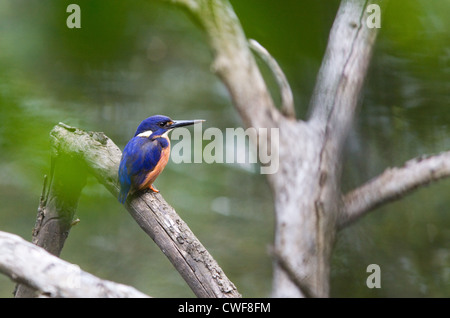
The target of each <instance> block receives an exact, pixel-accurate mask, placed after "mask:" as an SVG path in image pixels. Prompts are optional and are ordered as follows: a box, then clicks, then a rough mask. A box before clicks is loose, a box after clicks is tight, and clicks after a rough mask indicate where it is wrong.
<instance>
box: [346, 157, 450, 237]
mask: <svg viewBox="0 0 450 318" xmlns="http://www.w3.org/2000/svg"><path fill="white" fill-rule="evenodd" d="M448 177H450V151H447V152H443V153H441V154H438V155H434V156H429V157H423V156H422V157H419V158H415V159H412V160H409V161H407V162H406V163H405V165H404V166H402V167H400V168H390V169H387V170H386V171H384V172H383V173H382V174H381V175H379V176H378V177H376V178H374V179H372V180H370V181H369V182H367V183H365V184H364V185H362V186H360V187H358V188H357V189H355V190H353V191H351V192H349V193H348V194H346V195H345V196H344V198H343V209H342V213H341V217H340V222H339V227H340V228H343V227H345V226H347V225H348V224H350V223H352V222H354V221H355V220H356V219H358V218H360V217H361V216H363V215H365V214H366V213H367V212H369V211H371V210H373V209H375V208H377V207H379V206H380V205H382V204H384V203H387V202H391V201H393V200H397V199H399V198H401V197H403V196H405V195H406V194H408V193H410V192H412V191H413V190H415V189H417V188H418V187H420V186H423V185H427V184H429V183H430V182H433V181H437V180H440V179H443V178H448Z"/></svg>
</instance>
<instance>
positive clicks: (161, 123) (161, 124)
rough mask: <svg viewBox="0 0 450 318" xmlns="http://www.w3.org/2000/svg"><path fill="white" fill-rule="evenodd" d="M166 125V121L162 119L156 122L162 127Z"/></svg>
mask: <svg viewBox="0 0 450 318" xmlns="http://www.w3.org/2000/svg"><path fill="white" fill-rule="evenodd" d="M165 125H166V122H164V121H162V122H160V123H159V124H158V126H159V127H164V126H165Z"/></svg>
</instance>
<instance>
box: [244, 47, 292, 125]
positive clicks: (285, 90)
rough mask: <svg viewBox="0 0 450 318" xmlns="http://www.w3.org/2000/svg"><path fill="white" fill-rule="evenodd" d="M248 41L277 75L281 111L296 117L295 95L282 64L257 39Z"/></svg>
mask: <svg viewBox="0 0 450 318" xmlns="http://www.w3.org/2000/svg"><path fill="white" fill-rule="evenodd" d="M248 43H249V46H250V48H251V49H252V50H253V51H254V52H255V53H257V54H258V56H259V57H260V58H261V59H262V60H263V61H264V62H265V63H266V64H267V66H268V67H269V69H270V70H271V71H272V74H273V76H274V77H275V80H276V82H277V84H278V88H279V89H280V95H281V113H282V114H283V115H285V116H286V117H288V118H292V119H295V107H294V97H293V95H292V90H291V86H290V85H289V82H288V80H287V78H286V75H285V74H284V73H283V70H282V69H281V67H280V65H279V64H278V63H277V61H276V60H275V59H274V58H273V57H272V55H270V53H269V52H268V51H267V50H266V49H265V48H264V47H263V46H262V45H261V44H259V43H258V42H257V41H256V40H253V39H250V40H249V41H248Z"/></svg>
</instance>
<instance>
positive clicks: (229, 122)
mask: <svg viewBox="0 0 450 318" xmlns="http://www.w3.org/2000/svg"><path fill="white" fill-rule="evenodd" d="M70 3H77V4H78V5H80V7H81V25H82V28H81V29H68V28H67V27H66V18H67V16H68V15H69V14H68V13H67V12H66V8H67V6H68V4H70ZM231 3H232V5H233V7H234V9H235V11H236V13H237V15H238V17H239V18H240V20H241V23H242V25H243V28H244V30H245V32H246V35H247V36H248V37H249V38H254V39H256V40H257V41H258V42H260V43H261V44H262V45H263V46H265V47H266V48H267V49H268V50H269V52H271V54H272V55H273V56H274V57H275V58H276V59H277V60H278V62H279V63H280V65H281V67H282V68H283V70H284V71H285V73H286V76H287V78H288V79H289V81H290V84H291V87H292V90H293V93H294V98H295V103H296V107H297V113H298V114H299V117H301V118H304V117H305V116H306V113H307V108H308V102H309V98H310V96H311V93H312V89H313V87H314V83H315V78H316V75H317V71H318V68H319V67H320V63H321V60H322V57H323V54H324V51H325V48H326V43H327V37H328V34H329V30H330V27H331V25H332V23H333V19H334V16H335V14H336V10H337V8H338V5H339V1H333V0H318V1H309V0H301V1H300V0H283V1H270V0H231ZM449 12H450V1H448V0H439V1H429V0H391V1H390V2H389V3H388V6H387V8H386V10H385V11H383V13H382V27H381V29H380V32H379V36H378V39H377V43H376V48H375V51H374V55H373V59H372V63H371V67H370V69H369V72H368V77H367V80H366V83H365V88H364V91H363V96H362V102H361V108H360V111H359V113H358V116H357V121H356V123H355V127H354V129H353V130H352V132H351V134H350V136H349V139H348V142H347V148H346V153H345V168H344V174H343V189H344V190H350V189H352V188H354V187H356V186H357V185H359V184H361V183H362V182H365V181H367V180H368V179H370V178H372V177H374V176H376V175H377V174H379V173H381V172H382V171H383V170H384V169H385V168H386V167H391V166H396V165H402V164H403V163H404V162H405V161H406V160H408V159H410V158H412V157H415V156H419V155H421V154H432V153H438V152H440V151H443V150H448V149H450V140H449V128H450V126H449V121H450V20H449V19H448V13H449ZM211 61H212V54H211V51H210V49H209V47H208V46H207V44H206V39H205V35H204V34H203V33H202V31H201V30H200V29H199V28H198V26H197V25H196V24H195V23H193V21H192V20H191V19H190V18H189V17H188V16H187V15H186V14H185V12H184V11H182V10H180V9H179V8H176V7H173V6H172V5H169V4H167V3H163V2H160V1H155V0H153V1H151V0H147V1H144V0H136V1H119V0H110V1H102V0H82V1H60V0H2V1H0V201H1V202H2V204H1V205H0V230H1V231H8V232H12V233H16V234H18V235H20V236H22V237H24V238H26V239H27V240H30V239H31V229H32V227H33V225H34V221H35V217H36V212H37V206H38V201H39V195H40V193H41V189H42V181H43V176H44V175H45V174H48V173H49V168H50V147H49V132H50V130H51V129H52V127H53V126H54V125H55V124H57V123H58V122H64V123H66V124H68V125H73V126H76V127H79V128H82V129H85V130H92V131H103V132H105V133H106V134H107V135H108V136H109V137H110V138H112V139H113V140H114V142H115V143H116V144H117V145H119V147H121V148H123V147H124V145H125V144H126V142H127V141H128V139H129V138H130V137H131V136H132V134H133V133H134V131H135V129H136V127H137V125H138V124H139V123H140V121H141V120H142V119H144V118H146V117H148V116H150V115H153V114H165V115H168V116H171V117H172V118H175V119H193V118H203V119H206V120H207V122H206V123H205V124H204V128H207V127H218V128H220V129H225V128H227V127H241V126H242V123H241V121H240V119H239V116H238V114H237V113H236V111H235V110H234V108H233V106H232V104H231V100H230V97H229V95H228V92H227V91H226V89H225V87H224V85H223V84H222V83H221V82H220V81H219V79H218V78H216V77H215V76H214V75H213V74H212V73H211V72H210V64H211ZM262 68H263V73H264V74H265V77H266V80H267V83H268V84H269V86H270V88H271V91H272V92H273V95H274V98H275V99H276V101H277V102H278V99H279V98H278V95H277V92H276V88H275V87H274V84H273V79H272V78H271V77H270V74H269V73H268V72H267V70H265V69H264V66H262ZM281 160H282V158H281ZM156 186H157V188H158V189H160V190H161V192H162V194H163V195H164V197H165V199H166V200H167V201H168V202H169V203H170V204H171V205H173V207H174V208H175V209H176V210H177V212H178V213H179V214H180V215H181V217H182V218H183V219H184V220H185V221H186V222H187V224H188V225H189V226H190V227H191V229H192V230H193V232H194V233H195V234H196V235H197V237H198V238H199V239H200V240H201V241H202V243H203V244H204V245H205V247H206V248H207V249H208V250H209V252H210V253H211V254H212V255H213V256H214V257H215V258H216V260H217V261H218V263H219V264H220V265H221V267H222V268H223V269H224V271H225V272H226V274H227V275H228V277H229V278H230V279H231V280H232V281H233V282H234V283H235V284H236V286H237V288H238V290H239V291H240V292H241V293H242V294H243V296H245V297H265V296H269V295H270V290H271V285H272V260H271V257H270V255H269V253H268V249H269V248H270V245H271V244H272V241H273V235H274V233H273V227H274V214H273V206H272V195H271V192H270V189H269V187H268V184H267V182H266V180H265V177H264V176H262V175H260V174H258V173H254V172H251V171H250V170H248V169H246V167H243V166H241V165H238V164H205V163H203V164H179V165H177V164H174V163H173V162H169V164H168V166H167V167H166V169H165V171H164V173H163V175H162V176H160V177H159V178H158V180H157V182H156ZM449 192H450V182H449V181H441V182H439V183H437V184H433V185H431V186H429V187H427V188H423V189H420V190H418V191H417V192H415V193H414V194H412V195H410V196H408V197H406V198H404V199H403V200H401V201H398V202H395V203H392V204H390V205H386V206H384V207H382V208H379V209H377V210H376V211H374V212H372V213H371V214H369V215H368V216H366V217H364V218H363V219H362V220H360V221H358V222H357V223H356V224H354V225H352V226H351V227H349V228H348V229H346V230H345V231H343V232H342V233H340V234H339V235H338V240H337V243H336V246H335V252H334V254H333V260H332V262H333V266H332V273H331V286H332V288H331V295H332V296H335V297H448V296H450V250H449V248H450V213H449V212H450V208H449V205H450V199H449V195H448V194H449ZM77 217H78V218H80V220H81V222H80V223H79V224H78V225H77V226H75V227H74V228H73V229H72V231H71V232H70V235H69V238H68V240H67V242H66V245H65V246H64V249H63V252H62V255H61V257H62V258H63V259H65V260H67V261H69V262H72V263H76V264H78V265H80V267H81V268H82V269H83V270H86V271H88V272H90V273H92V274H94V275H97V276H99V277H101V278H104V279H108V280H112V281H117V282H120V283H124V284H129V285H132V286H134V287H136V288H137V289H139V290H141V291H142V292H144V293H148V294H150V295H152V296H155V297H193V296H194V295H193V293H192V292H191V291H190V289H189V288H188V287H187V285H186V284H185V282H184V281H183V280H182V279H181V277H180V276H179V274H178V273H177V272H176V271H175V270H174V269H173V267H172V266H171V264H170V263H169V261H168V260H167V259H166V258H165V257H164V255H163V254H162V253H161V251H160V250H159V249H158V248H157V247H156V246H155V244H154V243H153V242H152V241H151V240H150V239H149V238H148V237H147V236H146V235H145V234H144V233H143V232H142V230H141V229H140V228H139V227H138V226H137V224H136V223H135V222H134V220H133V219H132V218H131V217H130V216H129V215H128V213H127V212H126V211H125V209H124V208H123V207H122V206H121V205H120V204H119V203H118V202H117V200H116V199H115V198H113V197H112V196H111V195H110V194H109V193H108V192H107V191H106V190H105V189H104V188H103V187H102V186H100V185H99V184H98V183H97V182H96V181H95V180H94V179H93V178H89V180H88V184H87V186H86V187H85V188H84V190H83V193H82V196H81V199H80V203H79V208H78V211H77ZM369 264H378V265H380V267H381V280H382V282H381V286H382V288H381V289H369V288H367V286H366V283H365V282H366V278H367V276H368V273H366V268H367V266H368V265H369ZM13 289H14V283H13V282H11V281H10V280H9V279H8V278H7V277H5V276H3V275H0V296H2V297H11V296H12V294H11V292H12V290H13Z"/></svg>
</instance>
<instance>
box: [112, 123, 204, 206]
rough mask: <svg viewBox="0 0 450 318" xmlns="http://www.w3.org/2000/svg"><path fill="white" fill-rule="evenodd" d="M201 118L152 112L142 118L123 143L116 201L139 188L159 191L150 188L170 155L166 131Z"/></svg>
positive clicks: (122, 200) (121, 200) (124, 199)
mask: <svg viewBox="0 0 450 318" xmlns="http://www.w3.org/2000/svg"><path fill="white" fill-rule="evenodd" d="M203 121H204V120H200V119H197V120H176V121H175V120H172V119H170V118H169V117H167V116H162V115H155V116H151V117H149V118H147V119H144V120H143V121H142V122H141V123H140V125H139V126H138V128H137V130H136V133H135V134H134V137H133V138H132V139H131V140H130V141H129V142H128V143H127V145H126V146H125V148H124V150H123V153H122V159H121V160H120V165H119V173H118V174H119V182H120V193H119V202H120V203H122V204H124V203H125V201H126V199H127V197H128V195H131V194H132V193H134V192H136V191H140V190H143V189H150V190H152V191H153V192H159V190H158V189H156V188H155V187H153V182H155V180H156V178H157V177H158V175H159V174H160V173H161V172H162V171H163V169H164V167H165V166H166V164H167V162H168V161H169V156H170V139H169V137H168V134H169V132H170V131H171V130H172V129H174V128H177V127H183V126H189V125H193V124H196V123H200V122H203Z"/></svg>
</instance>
